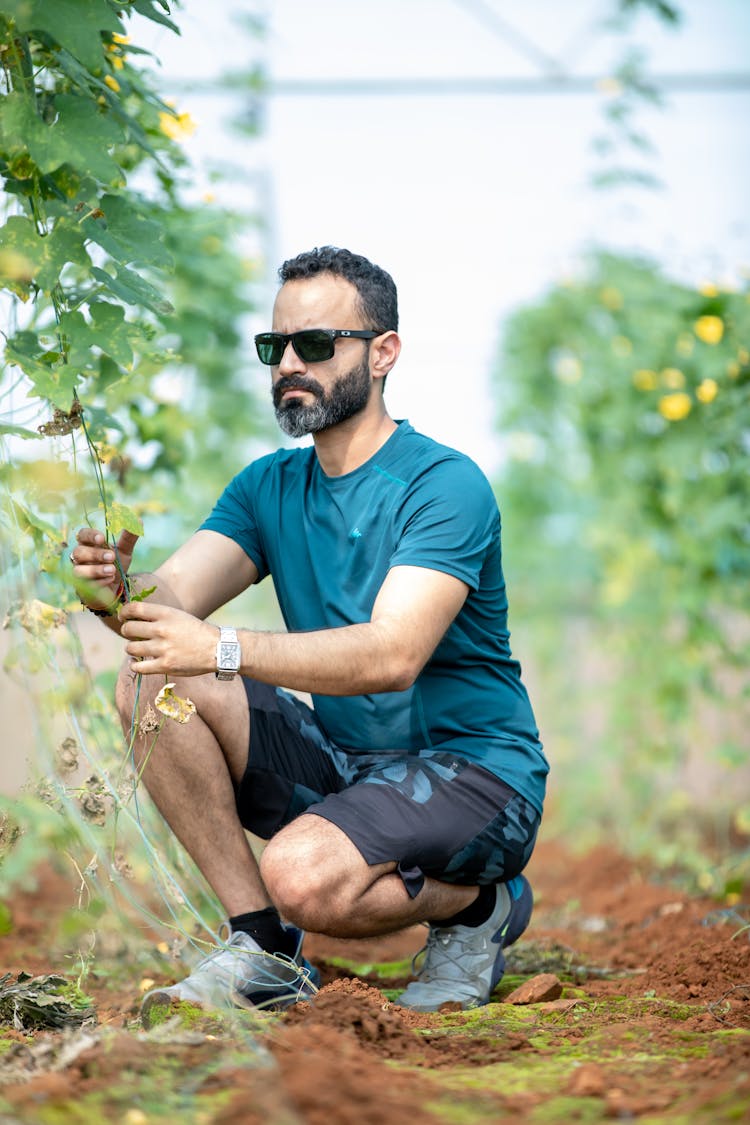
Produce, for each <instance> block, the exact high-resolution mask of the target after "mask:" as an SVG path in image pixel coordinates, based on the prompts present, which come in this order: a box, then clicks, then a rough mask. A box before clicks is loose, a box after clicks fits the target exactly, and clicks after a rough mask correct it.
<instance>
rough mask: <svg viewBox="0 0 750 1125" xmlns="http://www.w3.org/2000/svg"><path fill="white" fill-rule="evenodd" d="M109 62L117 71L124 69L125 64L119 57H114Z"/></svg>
mask: <svg viewBox="0 0 750 1125" xmlns="http://www.w3.org/2000/svg"><path fill="white" fill-rule="evenodd" d="M109 61H110V62H111V63H112V66H113V67H114V68H115V70H122V68H123V67H124V66H125V63H124V62H123V61H122V59H121V58H120V56H119V55H113V56H112V58H111V59H110V60H109Z"/></svg>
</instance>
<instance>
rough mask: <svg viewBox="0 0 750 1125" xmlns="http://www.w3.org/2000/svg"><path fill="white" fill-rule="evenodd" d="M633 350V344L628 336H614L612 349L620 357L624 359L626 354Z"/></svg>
mask: <svg viewBox="0 0 750 1125" xmlns="http://www.w3.org/2000/svg"><path fill="white" fill-rule="evenodd" d="M632 350H633V345H632V343H631V341H630V340H629V339H628V338H627V336H614V337H613V338H612V351H613V352H614V353H615V355H616V356H617V357H618V359H624V358H625V356H626V355H630V353H631V352H632Z"/></svg>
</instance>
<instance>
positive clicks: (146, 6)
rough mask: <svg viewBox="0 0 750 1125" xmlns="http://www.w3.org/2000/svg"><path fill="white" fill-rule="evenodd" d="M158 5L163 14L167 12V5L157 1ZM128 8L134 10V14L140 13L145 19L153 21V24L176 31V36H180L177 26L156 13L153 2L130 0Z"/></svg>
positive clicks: (161, 0) (160, 0) (150, 0)
mask: <svg viewBox="0 0 750 1125" xmlns="http://www.w3.org/2000/svg"><path fill="white" fill-rule="evenodd" d="M158 3H159V4H160V5H161V7H162V8H163V9H164V11H165V12H169V5H168V4H165V3H164V0H158ZM130 6H131V8H134V9H135V10H136V12H140V13H141V15H142V16H145V17H146V19H149V20H153V21H154V23H160V24H163V25H164V27H168V28H169V30H170V31H176V32H177V34H178V35H179V34H180V29H179V27H178V26H177V24H176V23H172V21H171V20H170V19H167V17H166V16H165V15H163V14H162V13H161V12H159V11H157V10H156V8H155V7H154V4H153V0H131V3H130Z"/></svg>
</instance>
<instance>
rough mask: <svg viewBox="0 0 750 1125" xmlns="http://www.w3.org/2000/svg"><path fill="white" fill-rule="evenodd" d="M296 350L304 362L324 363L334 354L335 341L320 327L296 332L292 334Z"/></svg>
mask: <svg viewBox="0 0 750 1125" xmlns="http://www.w3.org/2000/svg"><path fill="white" fill-rule="evenodd" d="M292 343H293V344H294V350H295V351H296V353H297V355H298V356H299V357H300V359H301V360H302V361H303V362H304V363H322V362H323V360H324V359H330V358H331V356H332V355H333V346H334V341H333V339H332V338H331V337H330V336H329V335H328V333H327V332H323V331H322V329H320V328H309V329H305V330H304V331H302V332H295V333H294V336H292Z"/></svg>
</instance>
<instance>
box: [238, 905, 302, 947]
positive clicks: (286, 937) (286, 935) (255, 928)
mask: <svg viewBox="0 0 750 1125" xmlns="http://www.w3.org/2000/svg"><path fill="white" fill-rule="evenodd" d="M229 925H230V926H231V927H232V933H236V932H237V931H238V930H242V932H243V933H245V934H250V937H253V938H255V940H256V941H257V943H258V945H259V946H260V947H261V949H265V950H266V952H267V953H284V954H286V956H287V957H294V955H295V953H296V952H297V936H296V934H295V933H294V932H293V931H290V930H285V929H284V927H283V926H282V924H281V918H280V917H279V912H278V910H277V909H276V907H275V906H266V907H265V909H263V910H250V911H248V912H247V913H246V914H235V916H234V917H233V918H230V919H229Z"/></svg>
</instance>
